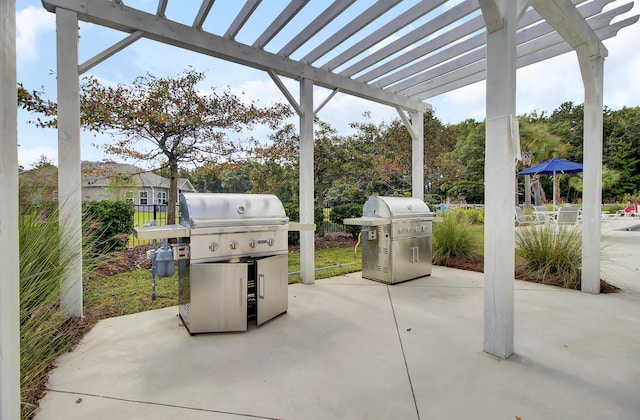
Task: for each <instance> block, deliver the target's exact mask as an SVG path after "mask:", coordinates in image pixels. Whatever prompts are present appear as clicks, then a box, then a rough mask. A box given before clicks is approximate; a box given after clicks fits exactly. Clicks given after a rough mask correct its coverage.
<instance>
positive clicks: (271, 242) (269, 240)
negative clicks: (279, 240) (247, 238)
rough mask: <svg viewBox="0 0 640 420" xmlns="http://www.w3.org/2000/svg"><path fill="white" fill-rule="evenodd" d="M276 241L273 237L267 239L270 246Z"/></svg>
mask: <svg viewBox="0 0 640 420" xmlns="http://www.w3.org/2000/svg"><path fill="white" fill-rule="evenodd" d="M274 242H275V241H274V240H273V238H269V239H267V245H269V246H273V244H274Z"/></svg>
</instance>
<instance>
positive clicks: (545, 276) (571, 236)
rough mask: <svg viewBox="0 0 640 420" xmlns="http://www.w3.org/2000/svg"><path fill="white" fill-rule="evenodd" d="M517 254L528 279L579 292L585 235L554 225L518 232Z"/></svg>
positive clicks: (528, 228) (524, 229) (523, 229)
mask: <svg viewBox="0 0 640 420" xmlns="http://www.w3.org/2000/svg"><path fill="white" fill-rule="evenodd" d="M516 247H517V248H516V252H517V255H518V257H519V258H520V259H521V260H522V262H523V263H524V264H525V266H526V267H527V269H528V272H527V273H525V275H524V277H525V278H526V279H527V280H533V281H536V282H541V283H546V284H554V285H557V286H562V287H566V288H569V289H579V288H580V282H581V276H582V270H581V267H582V235H581V232H580V230H578V229H572V228H571V227H561V228H560V229H559V230H556V229H554V227H553V226H551V225H543V226H529V227H522V228H519V229H517V230H516Z"/></svg>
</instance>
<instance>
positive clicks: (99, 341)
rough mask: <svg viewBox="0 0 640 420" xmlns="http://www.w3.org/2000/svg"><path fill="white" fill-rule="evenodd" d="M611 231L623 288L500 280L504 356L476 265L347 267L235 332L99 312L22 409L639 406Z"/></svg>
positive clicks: (484, 410)
mask: <svg viewBox="0 0 640 420" xmlns="http://www.w3.org/2000/svg"><path fill="white" fill-rule="evenodd" d="M613 223H615V222H612V224H613ZM638 224H640V223H638ZM616 226H619V225H616ZM616 229H617V227H614V226H613V225H612V226H611V228H609V227H603V243H605V244H610V245H608V247H609V249H611V251H612V252H611V255H610V257H609V259H610V261H611V264H610V265H608V266H603V276H604V277H605V278H607V279H608V280H609V281H610V282H612V283H614V284H616V285H618V286H619V287H622V288H623V289H625V291H624V292H622V293H616V294H606V295H605V294H602V295H591V294H585V293H581V292H576V291H568V290H561V289H558V288H555V287H551V286H543V285H537V284H531V283H527V282H522V281H515V289H516V291H515V310H516V319H515V350H516V353H515V355H513V356H512V357H511V358H509V359H507V360H501V359H498V358H495V357H492V356H490V355H488V354H486V353H484V352H483V351H482V334H483V332H482V331H483V325H482V324H483V299H484V295H483V290H482V288H483V277H482V274H481V273H473V272H466V271H461V270H455V269H449V268H444V267H434V270H433V274H432V276H430V277H425V278H422V279H418V280H414V281H410V282H406V283H401V284H397V285H394V286H386V285H384V284H380V283H376V282H372V281H368V280H363V279H362V278H361V276H360V273H354V274H350V275H346V276H340V277H334V278H331V279H326V280H319V281H317V282H316V284H315V285H313V286H304V285H299V284H297V285H292V286H290V288H289V311H288V313H287V314H284V315H282V316H279V317H277V318H276V319H274V320H272V321H270V322H269V323H267V324H264V325H262V326H260V327H252V328H251V329H250V331H248V332H246V333H228V334H202V335H198V336H193V337H192V336H189V334H188V333H187V332H186V330H185V329H184V327H182V325H181V323H180V320H179V318H178V317H177V308H175V307H173V308H165V309H160V310H156V311H149V312H144V313H140V314H135V315H129V316H124V317H118V318H111V319H106V320H103V321H101V322H100V323H98V325H96V327H94V328H93V330H92V331H90V332H89V334H87V335H86V337H85V338H84V340H83V343H82V344H81V345H79V346H78V347H77V348H76V350H75V351H74V352H72V353H69V354H67V355H65V356H63V357H62V358H61V360H60V362H59V367H58V368H57V369H55V370H54V371H53V374H52V375H51V378H50V385H49V386H50V388H51V390H50V391H49V392H48V393H47V395H46V396H45V398H44V399H43V400H42V403H41V410H40V413H39V415H38V417H37V418H38V419H41V420H43V419H45V420H46V419H92V420H100V419H225V420H226V419H241V418H268V419H272V418H277V419H323V420H324V419H445V418H446V419H466V418H473V419H515V418H516V416H518V417H521V418H522V419H524V420H527V419H542V418H544V419H555V418H557V419H567V418H579V419H616V418H620V419H632V418H638V416H639V413H640V398H638V389H640V361H639V355H640V286H639V284H640V274H639V273H640V271H639V270H640V258H638V257H639V255H638V254H639V252H640V232H624V231H618V230H616Z"/></svg>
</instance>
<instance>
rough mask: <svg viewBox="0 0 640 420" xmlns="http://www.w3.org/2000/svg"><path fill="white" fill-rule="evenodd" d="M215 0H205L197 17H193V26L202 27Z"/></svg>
mask: <svg viewBox="0 0 640 420" xmlns="http://www.w3.org/2000/svg"><path fill="white" fill-rule="evenodd" d="M213 2H214V0H203V1H202V4H201V5H200V9H199V10H198V14H197V15H196V17H195V19H193V27H194V28H196V29H202V25H203V24H204V21H205V20H207V16H208V15H209V12H210V11H211V6H213Z"/></svg>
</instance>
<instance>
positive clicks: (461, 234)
mask: <svg viewBox="0 0 640 420" xmlns="http://www.w3.org/2000/svg"><path fill="white" fill-rule="evenodd" d="M470 225H471V224H470V222H469V219H468V217H467V216H466V215H465V214H464V213H462V212H447V213H445V214H444V216H443V219H442V221H441V222H435V223H434V224H433V238H432V239H433V245H432V246H433V263H434V264H436V265H449V263H450V262H451V260H453V259H469V258H472V256H474V255H475V254H476V253H475V251H476V249H477V248H478V242H477V240H476V236H475V235H474V234H473V232H472V231H471V226H470Z"/></svg>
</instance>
